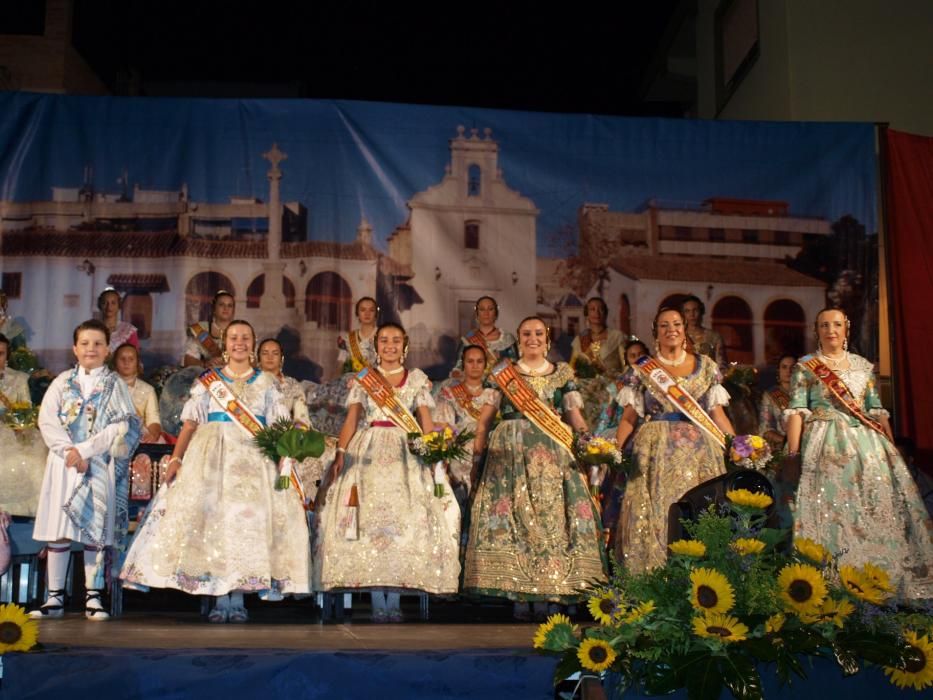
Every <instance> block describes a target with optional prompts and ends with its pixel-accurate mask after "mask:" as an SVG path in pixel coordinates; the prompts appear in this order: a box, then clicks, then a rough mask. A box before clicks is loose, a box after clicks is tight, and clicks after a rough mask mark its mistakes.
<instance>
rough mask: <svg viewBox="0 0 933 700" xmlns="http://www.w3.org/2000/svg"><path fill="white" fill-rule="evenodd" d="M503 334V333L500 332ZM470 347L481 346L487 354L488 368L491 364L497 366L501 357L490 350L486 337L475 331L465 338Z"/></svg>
mask: <svg viewBox="0 0 933 700" xmlns="http://www.w3.org/2000/svg"><path fill="white" fill-rule="evenodd" d="M500 333H501V331H500ZM464 340H466V341H467V344H469V345H479V346H480V347H481V348H482V349H483V351H484V352H485V353H486V366H487V367H488V366H489V365H491V364H495V363H496V362H497V361H498V360H499V357H498V355H496V353H494V352H493V351H492V350H490V349H489V345H488V344H487V343H486V336H484V335H483V334H482V333H480V332H479V330H475V331H473V332H472V333H470V334H469V335H468V336H466V337H465V338H464Z"/></svg>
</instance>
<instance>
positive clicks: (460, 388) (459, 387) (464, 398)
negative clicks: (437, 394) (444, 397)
mask: <svg viewBox="0 0 933 700" xmlns="http://www.w3.org/2000/svg"><path fill="white" fill-rule="evenodd" d="M447 388H448V389H450V393H451V394H452V395H453V397H454V398H455V399H456V400H457V403H458V404H460V406H461V407H462V408H463V410H464V411H466V412H467V413H469V414H470V415H471V416H472V417H473V420H479V416H480V413H482V411H480V409H478V408H477V407H476V406H475V405H474V404H473V399H474V398H475V397H474V396H473V395H472V394H471V393H470V392H469V391H468V390H467V388H466V385H465V384H464V383H463V382H459V381H455V382H452V383H450V384H449V385H448V386H447Z"/></svg>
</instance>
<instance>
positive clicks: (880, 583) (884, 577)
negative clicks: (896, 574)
mask: <svg viewBox="0 0 933 700" xmlns="http://www.w3.org/2000/svg"><path fill="white" fill-rule="evenodd" d="M862 571H863V572H864V573H865V575H866V576H867V577H868V578H869V579H870V580H871V582H872V583H874V584H875V588H878V589H880V590H882V591H884V592H885V593H893V592H894V588H893V587H892V586H891V579H890V578H889V577H888V572H887V571H885V570H884V569H882V568H881V567H878V566H875V565H874V564H872V563H870V562H869V563H867V564H865V565H864V566H863V567H862Z"/></svg>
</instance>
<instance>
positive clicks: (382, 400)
mask: <svg viewBox="0 0 933 700" xmlns="http://www.w3.org/2000/svg"><path fill="white" fill-rule="evenodd" d="M405 374H406V376H407V374H408V370H406V371H405ZM356 381H358V382H359V383H360V386H361V387H363V390H364V391H365V392H366V393H367V394H368V395H369V398H371V399H372V400H373V402H374V403H375V404H376V405H377V406H378V407H379V408H380V409H381V410H382V412H383V413H385V414H386V417H388V418H389V420H391V421H392V422H393V423H395V425H397V426H398V427H399V428H401V429H402V430H404V431H405V432H406V433H418V434H419V435H420V434H421V433H422V432H423V431H422V430H421V426H420V425H418V421H416V420H415V417H414V416H413V415H411V412H410V411H409V410H408V409H407V408H405V406H403V405H402V402H401V401H399V400H398V396H396V394H395V389H394V388H393V387H392V385H391V384H389V383H388V382H387V381H386V380H385V377H383V376H382V375H381V374H380V373H379V371H378V370H374V369H372V368H371V367H365V368H363V369H362V370H361V371H360V372H359V374H357V375H356Z"/></svg>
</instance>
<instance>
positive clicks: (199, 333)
mask: <svg viewBox="0 0 933 700" xmlns="http://www.w3.org/2000/svg"><path fill="white" fill-rule="evenodd" d="M188 332H189V333H191V335H192V337H193V338H194V339H195V340H196V341H197V343H198V345H200V346H201V348H202V349H203V350H204V352H206V353H207V356H208V357H216V356H217V355H219V354H220V348H219V347H217V343H215V342H214V338H213V337H211V328H210V326H207V327H205V326H204V324H203V323H201V322H200V321H199V322H198V323H193V324H191V325H190V326H188Z"/></svg>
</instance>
